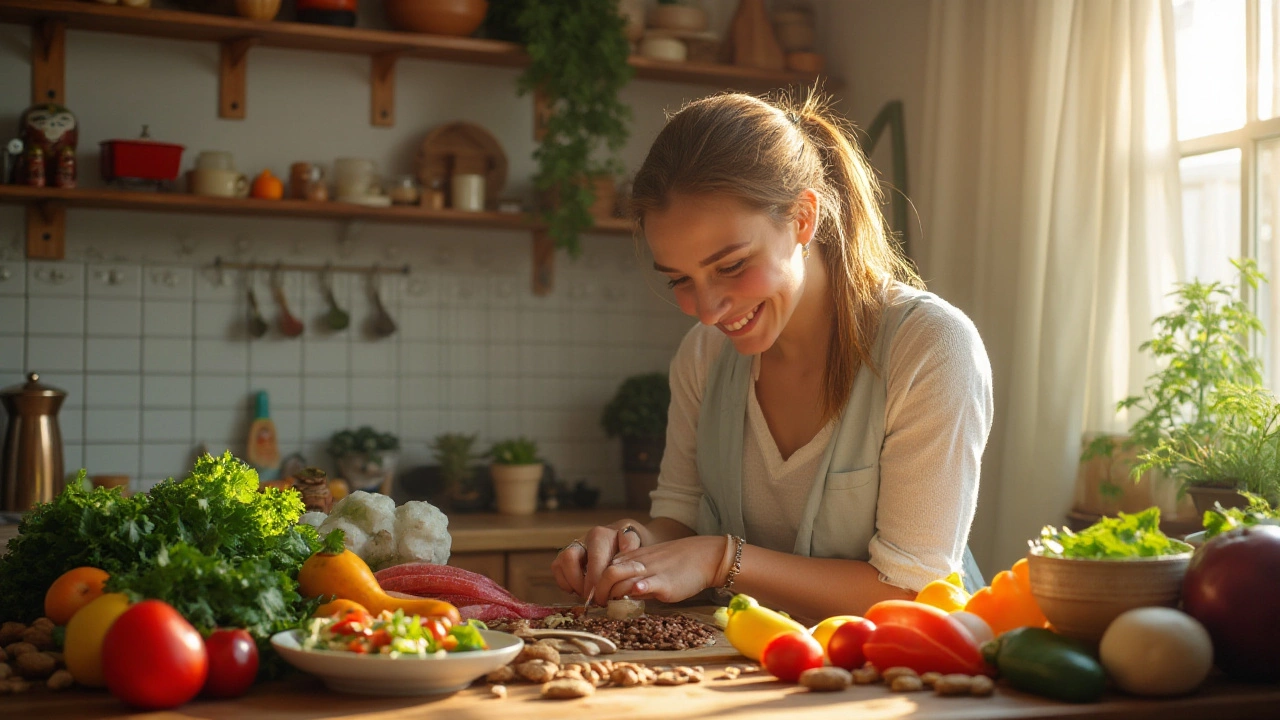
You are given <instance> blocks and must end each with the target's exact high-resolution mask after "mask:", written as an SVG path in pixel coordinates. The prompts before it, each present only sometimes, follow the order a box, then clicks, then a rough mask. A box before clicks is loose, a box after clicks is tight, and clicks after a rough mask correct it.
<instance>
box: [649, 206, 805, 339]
mask: <svg viewBox="0 0 1280 720" xmlns="http://www.w3.org/2000/svg"><path fill="white" fill-rule="evenodd" d="M816 202H817V198H816V196H814V195H813V193H812V192H811V191H806V193H805V194H803V195H802V196H801V201H800V212H798V213H797V214H796V215H797V217H796V219H794V220H791V221H789V222H786V223H784V224H783V225H781V226H779V225H778V224H776V223H775V222H774V221H773V220H772V219H770V217H769V216H768V215H766V214H764V213H762V212H758V211H756V210H752V209H751V208H749V207H747V206H746V205H744V204H743V203H742V202H740V201H739V200H737V199H736V198H733V197H727V196H720V195H675V196H673V197H672V198H671V202H670V203H669V204H668V205H667V207H666V208H664V209H662V210H658V211H653V212H650V213H648V214H647V215H645V218H644V232H645V239H646V240H648V242H649V249H650V250H651V251H652V252H653V260H654V263H653V265H654V269H656V270H657V271H658V272H661V273H663V274H664V275H666V276H667V280H668V285H669V286H670V287H671V290H672V292H673V293H674V294H675V299H676V302H677V303H678V304H679V305H680V309H681V310H683V311H684V312H685V314H687V315H692V316H693V317H696V318H698V320H699V321H700V322H701V323H702V324H704V325H714V326H716V327H717V328H719V330H720V332H723V333H724V334H725V335H727V336H728V337H729V338H730V339H731V340H732V341H733V345H734V347H735V348H737V350H738V352H739V353H742V354H743V355H755V354H758V353H762V352H764V351H765V350H768V349H769V348H770V347H772V346H773V344H774V343H775V342H776V341H777V339H778V337H779V336H780V335H781V334H782V332H783V329H784V328H785V327H786V326H787V322H788V320H790V319H791V315H792V313H794V312H795V309H796V306H797V304H798V303H799V301H800V297H801V295H802V294H803V290H804V285H805V260H804V258H803V257H802V254H801V247H802V245H803V244H805V243H808V242H809V241H810V240H811V239H812V238H813V227H814V223H813V218H814V217H816Z"/></svg>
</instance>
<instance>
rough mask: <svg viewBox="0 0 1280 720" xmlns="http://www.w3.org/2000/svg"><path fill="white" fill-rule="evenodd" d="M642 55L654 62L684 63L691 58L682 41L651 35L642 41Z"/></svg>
mask: <svg viewBox="0 0 1280 720" xmlns="http://www.w3.org/2000/svg"><path fill="white" fill-rule="evenodd" d="M664 7H665V6H664ZM640 54H641V55H643V56H645V57H647V58H653V59H654V60H669V61H671V62H684V61H685V60H686V59H687V58H688V57H689V48H688V46H686V45H685V44H684V41H682V40H677V39H676V38H673V37H666V36H665V35H654V34H652V33H650V34H647V35H645V36H644V39H643V40H641V41H640Z"/></svg>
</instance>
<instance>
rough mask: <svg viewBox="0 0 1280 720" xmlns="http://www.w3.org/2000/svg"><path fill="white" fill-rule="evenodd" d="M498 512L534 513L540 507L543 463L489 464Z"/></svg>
mask: <svg viewBox="0 0 1280 720" xmlns="http://www.w3.org/2000/svg"><path fill="white" fill-rule="evenodd" d="M489 474H490V475H491V476H493V494H494V496H495V498H496V499H497V501H498V512H499V513H501V514H503V515H532V514H533V513H534V512H536V511H537V509H538V485H539V484H540V483H541V482H542V464H541V463H539V464H537V465H499V464H497V463H494V464H493V465H490V466H489Z"/></svg>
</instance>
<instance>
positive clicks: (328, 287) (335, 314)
mask: <svg viewBox="0 0 1280 720" xmlns="http://www.w3.org/2000/svg"><path fill="white" fill-rule="evenodd" d="M320 292H321V293H323V294H324V301H325V302H326V303H328V304H329V312H328V313H326V314H325V316H324V322H325V324H326V325H328V326H329V329H330V330H332V331H334V332H338V331H339V330H346V329H347V326H348V325H350V324H351V316H350V315H349V314H347V311H345V310H343V309H342V308H340V307H338V300H337V298H335V297H334V296H333V277H332V275H331V274H330V272H329V266H328V265H325V266H324V270H321V271H320Z"/></svg>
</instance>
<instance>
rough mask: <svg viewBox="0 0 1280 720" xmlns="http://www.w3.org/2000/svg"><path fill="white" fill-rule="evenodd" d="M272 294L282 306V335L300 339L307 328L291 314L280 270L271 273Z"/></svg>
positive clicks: (277, 268)
mask: <svg viewBox="0 0 1280 720" xmlns="http://www.w3.org/2000/svg"><path fill="white" fill-rule="evenodd" d="M271 294H272V296H274V297H275V299H276V304H277V305H279V306H280V321H279V322H280V334H281V335H284V336H285V337H298V336H299V335H301V334H302V331H303V329H304V328H305V326H304V325H303V324H302V321H301V320H299V319H298V318H296V317H294V315H293V313H291V312H289V300H288V299H287V298H285V296H284V281H283V280H282V279H281V278H280V268H279V266H278V265H277V266H276V269H274V270H272V271H271Z"/></svg>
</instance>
